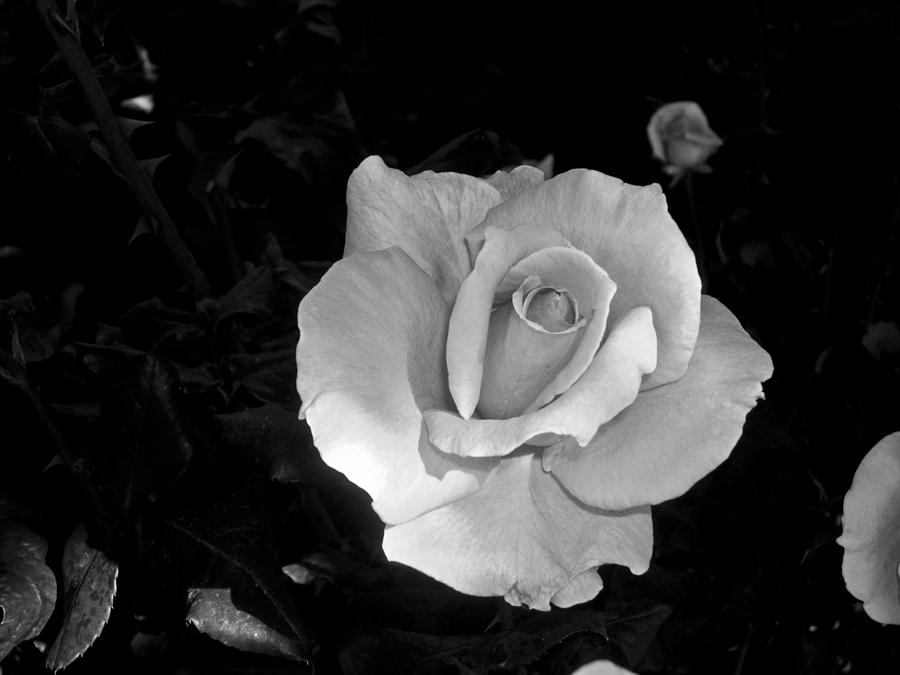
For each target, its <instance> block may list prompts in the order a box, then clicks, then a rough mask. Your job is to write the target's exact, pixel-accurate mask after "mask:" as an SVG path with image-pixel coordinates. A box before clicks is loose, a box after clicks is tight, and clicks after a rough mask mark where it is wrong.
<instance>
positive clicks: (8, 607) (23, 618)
mask: <svg viewBox="0 0 900 675" xmlns="http://www.w3.org/2000/svg"><path fill="white" fill-rule="evenodd" d="M46 555H47V542H46V541H45V540H44V538H43V537H41V536H40V535H38V534H36V533H35V532H33V531H32V530H30V529H29V528H27V527H25V526H24V525H19V524H17V523H13V522H11V521H8V520H0V661H2V660H3V659H4V658H5V657H6V656H7V655H8V654H9V653H10V651H12V649H13V648H14V647H15V646H16V645H18V644H19V643H21V642H24V641H25V640H31V639H33V638H35V637H37V636H38V635H39V634H40V632H41V631H42V630H43V629H44V626H45V625H46V624H47V620H48V619H49V618H50V615H51V614H52V613H53V607H54V605H55V604H56V577H55V576H53V572H52V571H51V570H50V568H49V567H47V565H46V564H45V563H44V558H45V557H46Z"/></svg>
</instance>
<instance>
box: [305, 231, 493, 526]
mask: <svg viewBox="0 0 900 675" xmlns="http://www.w3.org/2000/svg"><path fill="white" fill-rule="evenodd" d="M449 312H450V308H449V306H448V304H447V302H446V301H445V300H444V299H443V298H442V297H441V294H440V291H439V290H438V287H437V285H436V284H435V282H434V280H432V279H431V278H430V277H429V276H428V275H427V274H425V272H423V271H422V270H421V269H420V268H419V267H417V266H416V264H415V263H414V262H413V261H412V260H411V259H410V258H409V256H407V255H406V254H405V253H404V252H402V251H401V250H399V249H397V248H391V249H388V250H384V251H379V252H377V253H364V254H357V255H353V256H350V257H349V258H344V259H343V260H341V261H339V262H337V263H335V264H334V265H333V266H332V267H331V269H330V270H329V271H328V272H327V273H326V274H325V276H324V277H323V278H322V280H321V281H320V282H319V284H318V285H317V286H315V287H314V288H313V289H312V290H311V291H310V292H309V293H308V294H307V295H306V297H305V298H304V299H303V301H302V302H301V303H300V309H299V318H298V322H299V325H300V342H299V344H298V345H297V390H298V392H299V393H300V397H301V399H302V400H303V410H302V412H301V414H303V413H304V412H305V414H306V417H307V420H308V421H309V425H310V428H311V429H312V432H313V437H314V440H315V444H316V447H317V448H318V449H319V452H320V453H321V455H322V458H323V459H324V460H325V462H326V463H327V464H328V465H329V466H331V467H333V468H335V469H337V470H338V471H341V472H342V473H344V474H345V475H346V476H347V478H349V479H350V480H351V481H353V482H354V483H356V484H357V485H359V486H360V487H361V488H363V489H364V490H366V491H367V492H368V493H369V494H370V495H371V496H372V499H373V507H374V509H375V511H376V512H377V513H378V515H379V516H380V517H381V518H382V520H384V521H385V522H388V523H398V522H402V521H404V520H407V519H409V518H412V517H414V516H417V515H418V514H420V513H422V512H424V511H427V510H428V509H431V508H434V507H436V506H441V505H443V504H446V503H448V502H450V501H452V500H454V499H457V498H459V497H461V496H463V495H465V494H468V493H469V492H472V491H473V490H477V489H478V488H479V487H480V486H481V484H482V483H483V482H484V481H485V479H486V478H487V477H488V475H489V474H490V472H491V470H492V468H493V467H494V466H495V464H496V462H491V461H483V460H468V461H467V460H462V461H461V458H458V457H451V456H447V455H444V454H443V453H440V452H438V451H437V450H435V449H434V448H433V447H432V446H431V444H430V443H429V442H428V438H427V434H426V433H425V426H424V424H423V422H422V414H421V412H420V409H421V408H422V407H434V406H449V405H450V399H449V395H448V393H447V390H446V385H445V383H446V381H447V375H446V371H445V369H444V365H443V364H444V358H443V355H444V345H445V342H444V340H445V334H446V333H445V331H446V326H447V319H448V316H449Z"/></svg>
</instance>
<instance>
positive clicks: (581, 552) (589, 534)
mask: <svg viewBox="0 0 900 675" xmlns="http://www.w3.org/2000/svg"><path fill="white" fill-rule="evenodd" d="M652 549H653V527H652V523H651V520H650V509H649V507H642V508H639V509H633V510H630V511H619V512H615V513H613V512H606V511H601V510H599V509H592V508H589V507H585V506H584V505H582V504H580V503H578V502H577V501H576V500H574V499H572V498H571V497H570V496H569V495H568V494H566V492H565V491H564V490H563V489H562V487H560V485H559V484H558V483H557V482H556V481H554V480H553V478H552V476H549V475H547V474H546V473H544V472H543V471H542V470H541V465H540V460H539V459H538V458H537V457H536V456H535V455H533V454H531V453H528V454H525V455H521V456H518V457H512V458H508V459H506V460H504V461H503V462H501V464H500V468H499V470H498V471H497V473H496V474H495V475H494V476H493V477H492V478H491V479H490V480H489V481H488V482H487V483H486V484H485V486H484V487H483V488H482V489H481V490H480V491H478V492H476V493H474V494H472V495H469V496H468V497H465V498H463V499H460V500H458V501H456V502H453V503H452V504H448V505H447V506H444V507H442V508H439V509H435V510H434V511H430V512H428V513H426V514H425V515H423V516H420V517H418V518H416V519H415V520H412V521H410V522H408V523H404V524H402V525H397V526H394V527H389V528H387V529H386V530H385V532H384V552H385V554H386V555H387V557H388V559H389V560H393V561H396V562H401V563H404V564H406V565H409V566H411V567H415V568H416V569H418V570H420V571H422V572H424V573H425V574H428V575H429V576H431V577H434V578H435V579H437V580H438V581H442V582H444V583H445V584H448V585H450V586H452V587H453V588H455V589H457V590H459V591H462V592H463V593H467V594H469V595H480V596H489V595H503V596H505V598H506V600H507V602H509V603H510V604H513V605H519V604H524V605H527V606H529V607H532V608H535V609H544V610H547V609H550V600H551V598H552V597H553V596H554V594H556V593H557V592H559V591H560V590H561V589H563V588H565V587H567V586H569V584H570V583H572V581H573V580H575V579H576V578H578V577H579V576H580V575H582V574H583V573H584V572H587V571H588V570H594V569H595V568H596V567H597V566H598V565H601V564H605V563H617V564H620V565H627V566H628V567H630V568H631V571H632V572H634V573H635V574H642V573H643V572H645V571H646V570H647V567H648V565H649V562H650V554H651V552H652ZM582 581H583V580H579V581H578V583H579V584H580V583H581V582H582ZM595 588H596V590H598V591H599V586H596V587H595ZM587 599H588V598H586V597H581V600H582V601H584V600H587Z"/></svg>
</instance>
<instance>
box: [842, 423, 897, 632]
mask: <svg viewBox="0 0 900 675" xmlns="http://www.w3.org/2000/svg"><path fill="white" fill-rule="evenodd" d="M838 543H839V544H840V545H841V546H843V547H844V564H843V572H844V581H845V582H846V584H847V590H848V591H850V593H852V594H853V596H854V597H856V598H858V599H859V600H862V602H863V608H864V609H865V611H866V613H867V614H868V615H869V616H870V617H872V618H873V619H875V620H876V621H880V622H881V623H892V624H900V432H897V433H894V434H891V435H889V436H886V437H885V438H883V439H881V441H880V442H879V443H878V444H877V445H875V447H874V448H872V449H871V450H870V451H869V453H868V454H867V455H866V456H865V457H864V458H863V461H862V462H860V465H859V468H857V470H856V475H854V476H853V484H852V485H851V486H850V491H849V492H847V496H846V497H845V498H844V531H843V534H842V535H841V536H840V538H839V539H838Z"/></svg>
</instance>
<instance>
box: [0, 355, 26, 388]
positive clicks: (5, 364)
mask: <svg viewBox="0 0 900 675" xmlns="http://www.w3.org/2000/svg"><path fill="white" fill-rule="evenodd" d="M0 379H3V380H5V381H7V382H9V383H10V384H11V385H13V386H14V387H19V388H20V389H26V388H27V387H28V376H27V374H26V372H25V366H24V365H23V364H22V363H20V362H19V360H18V359H17V358H16V357H14V356H13V355H12V354H10V353H9V352H8V351H6V350H5V349H0Z"/></svg>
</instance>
